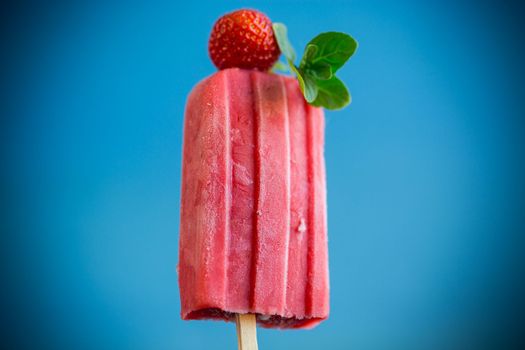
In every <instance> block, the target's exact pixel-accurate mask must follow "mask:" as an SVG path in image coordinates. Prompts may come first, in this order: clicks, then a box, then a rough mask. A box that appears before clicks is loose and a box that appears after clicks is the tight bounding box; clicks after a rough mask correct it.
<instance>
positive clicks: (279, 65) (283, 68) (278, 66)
mask: <svg viewBox="0 0 525 350" xmlns="http://www.w3.org/2000/svg"><path fill="white" fill-rule="evenodd" d="M270 71H271V72H272V73H275V72H289V71H290V68H288V66H287V65H286V64H285V63H283V62H281V61H277V62H275V64H274V65H273V67H272V69H271V70H270Z"/></svg>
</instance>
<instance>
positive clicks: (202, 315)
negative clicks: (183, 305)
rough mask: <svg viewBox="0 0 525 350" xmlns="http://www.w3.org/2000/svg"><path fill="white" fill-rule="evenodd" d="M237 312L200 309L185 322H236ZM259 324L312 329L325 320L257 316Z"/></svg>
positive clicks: (193, 312)
mask: <svg viewBox="0 0 525 350" xmlns="http://www.w3.org/2000/svg"><path fill="white" fill-rule="evenodd" d="M237 314H238V313H237V312H228V311H224V310H221V309H218V308H207V309H200V310H195V311H192V312H190V313H189V314H187V315H186V317H185V318H184V319H185V320H216V321H227V322H235V317H236V315H237ZM255 317H256V320H257V324H258V325H259V326H260V327H264V328H312V327H314V326H316V325H317V324H318V323H319V322H321V321H323V320H324V319H325V318H322V317H311V318H303V319H298V318H296V317H282V316H279V315H271V316H269V315H261V314H255Z"/></svg>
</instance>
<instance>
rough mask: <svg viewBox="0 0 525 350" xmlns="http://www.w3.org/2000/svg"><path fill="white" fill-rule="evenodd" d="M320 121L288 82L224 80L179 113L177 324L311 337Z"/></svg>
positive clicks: (323, 269) (323, 313)
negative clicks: (250, 317) (300, 331)
mask: <svg viewBox="0 0 525 350" xmlns="http://www.w3.org/2000/svg"><path fill="white" fill-rule="evenodd" d="M323 147H324V114H323V111H322V109H320V108H315V107H312V106H310V105H308V104H307V103H306V102H305V100H304V98H303V96H302V94H301V91H300V90H299V87H298V85H297V81H296V80H295V79H292V78H288V77H284V76H280V75H275V74H269V73H261V72H257V71H248V70H241V69H237V68H233V69H226V70H222V71H219V72H217V73H215V74H214V75H212V76H211V77H208V78H206V79H205V80H203V81H202V82H200V83H199V84H197V86H195V88H194V89H193V91H192V92H191V93H190V95H189V98H188V102H187V106H186V113H185V125H184V146H183V148H184V150H183V170H182V199H181V226H180V246H179V248H180V258H179V266H178V271H179V285H180V294H181V304H182V318H183V319H185V320H191V319H224V320H227V321H233V320H234V315H235V314H236V313H240V314H244V313H254V314H256V315H257V322H258V323H259V325H261V326H263V327H273V328H309V327H313V326H315V325H316V324H318V323H319V322H321V321H322V320H324V319H325V318H326V317H328V312H329V285H328V256H327V232H326V191H325V188H326V184H325V168H324V156H323Z"/></svg>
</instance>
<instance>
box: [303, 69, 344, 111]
mask: <svg viewBox="0 0 525 350" xmlns="http://www.w3.org/2000/svg"><path fill="white" fill-rule="evenodd" d="M316 83H317V89H318V94H317V98H316V99H315V100H314V101H313V102H312V105H314V106H317V107H324V108H326V109H332V110H335V109H341V108H343V107H345V106H346V105H348V104H349V103H350V102H351V97H350V93H349V92H348V89H347V88H346V86H345V84H344V83H343V82H342V81H341V80H339V79H338V78H337V77H336V76H333V77H332V78H331V79H329V80H317V81H316Z"/></svg>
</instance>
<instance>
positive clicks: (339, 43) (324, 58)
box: [299, 32, 357, 73]
mask: <svg viewBox="0 0 525 350" xmlns="http://www.w3.org/2000/svg"><path fill="white" fill-rule="evenodd" d="M312 46H315V47H317V48H316V49H315V50H313V49H309V48H310V47H312ZM356 49H357V41H355V40H354V38H352V37H351V36H350V35H348V34H345V33H339V32H327V33H322V34H319V35H318V36H316V37H315V38H313V39H312V40H311V41H310V42H309V43H308V45H307V46H306V50H305V54H304V58H303V60H302V61H301V65H300V66H299V68H300V69H305V68H307V67H308V66H315V65H316V64H319V63H324V64H328V65H330V66H331V67H332V73H335V72H336V71H337V70H338V69H339V68H341V67H342V66H343V64H345V62H346V61H347V60H348V59H349V58H350V57H351V56H352V55H353V54H354V52H355V50H356Z"/></svg>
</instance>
